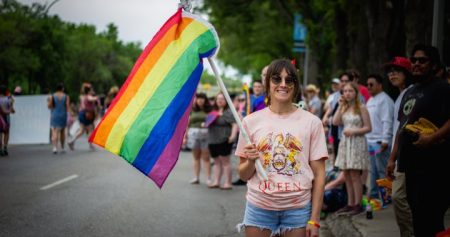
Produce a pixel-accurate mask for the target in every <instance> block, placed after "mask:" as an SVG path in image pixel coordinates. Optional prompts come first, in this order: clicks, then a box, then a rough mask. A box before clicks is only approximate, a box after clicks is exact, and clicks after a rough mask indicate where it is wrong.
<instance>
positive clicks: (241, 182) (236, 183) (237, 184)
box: [233, 179, 247, 186]
mask: <svg viewBox="0 0 450 237" xmlns="http://www.w3.org/2000/svg"><path fill="white" fill-rule="evenodd" d="M246 184H247V182H245V181H244V180H242V179H238V180H236V181H234V182H233V185H236V186H239V185H246Z"/></svg>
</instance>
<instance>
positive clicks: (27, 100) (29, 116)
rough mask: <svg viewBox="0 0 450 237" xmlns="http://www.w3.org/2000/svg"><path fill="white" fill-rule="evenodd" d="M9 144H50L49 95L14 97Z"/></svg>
mask: <svg viewBox="0 0 450 237" xmlns="http://www.w3.org/2000/svg"><path fill="white" fill-rule="evenodd" d="M14 99H15V102H14V109H15V110H16V113H14V114H11V128H10V137H9V144H49V143H50V110H49V109H48V108H47V95H29V96H28V95H25V96H15V97H14Z"/></svg>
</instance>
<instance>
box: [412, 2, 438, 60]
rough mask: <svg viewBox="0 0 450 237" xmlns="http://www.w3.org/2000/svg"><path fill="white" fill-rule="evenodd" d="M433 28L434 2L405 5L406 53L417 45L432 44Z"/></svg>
mask: <svg viewBox="0 0 450 237" xmlns="http://www.w3.org/2000/svg"><path fill="white" fill-rule="evenodd" d="M432 26H433V1H428V0H408V1H406V4H405V31H406V51H407V55H409V56H411V55H410V54H411V51H412V49H413V48H414V45H416V44H431V32H432V28H433V27H432Z"/></svg>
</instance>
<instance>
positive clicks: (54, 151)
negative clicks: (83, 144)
mask: <svg viewBox="0 0 450 237" xmlns="http://www.w3.org/2000/svg"><path fill="white" fill-rule="evenodd" d="M53 154H55V155H56V154H58V149H57V148H56V147H53Z"/></svg>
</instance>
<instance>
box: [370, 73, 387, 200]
mask: <svg viewBox="0 0 450 237" xmlns="http://www.w3.org/2000/svg"><path fill="white" fill-rule="evenodd" d="M367 88H368V89H369V93H370V95H371V96H372V97H371V98H370V100H369V101H367V103H366V107H367V110H368V111H369V116H370V122H371V125H372V131H371V132H369V133H367V134H366V139H367V145H368V147H369V160H370V169H369V174H370V190H369V191H370V192H369V195H368V196H369V198H376V199H381V200H383V205H387V200H385V199H384V198H383V197H382V196H381V193H380V192H379V186H378V185H377V182H376V181H377V179H383V178H385V177H386V166H387V163H388V159H389V155H390V153H391V149H390V148H391V146H392V126H393V119H394V101H393V100H392V99H391V97H389V95H388V94H387V93H386V92H384V90H383V78H382V77H381V75H379V74H370V75H368V76H367Z"/></svg>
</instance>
